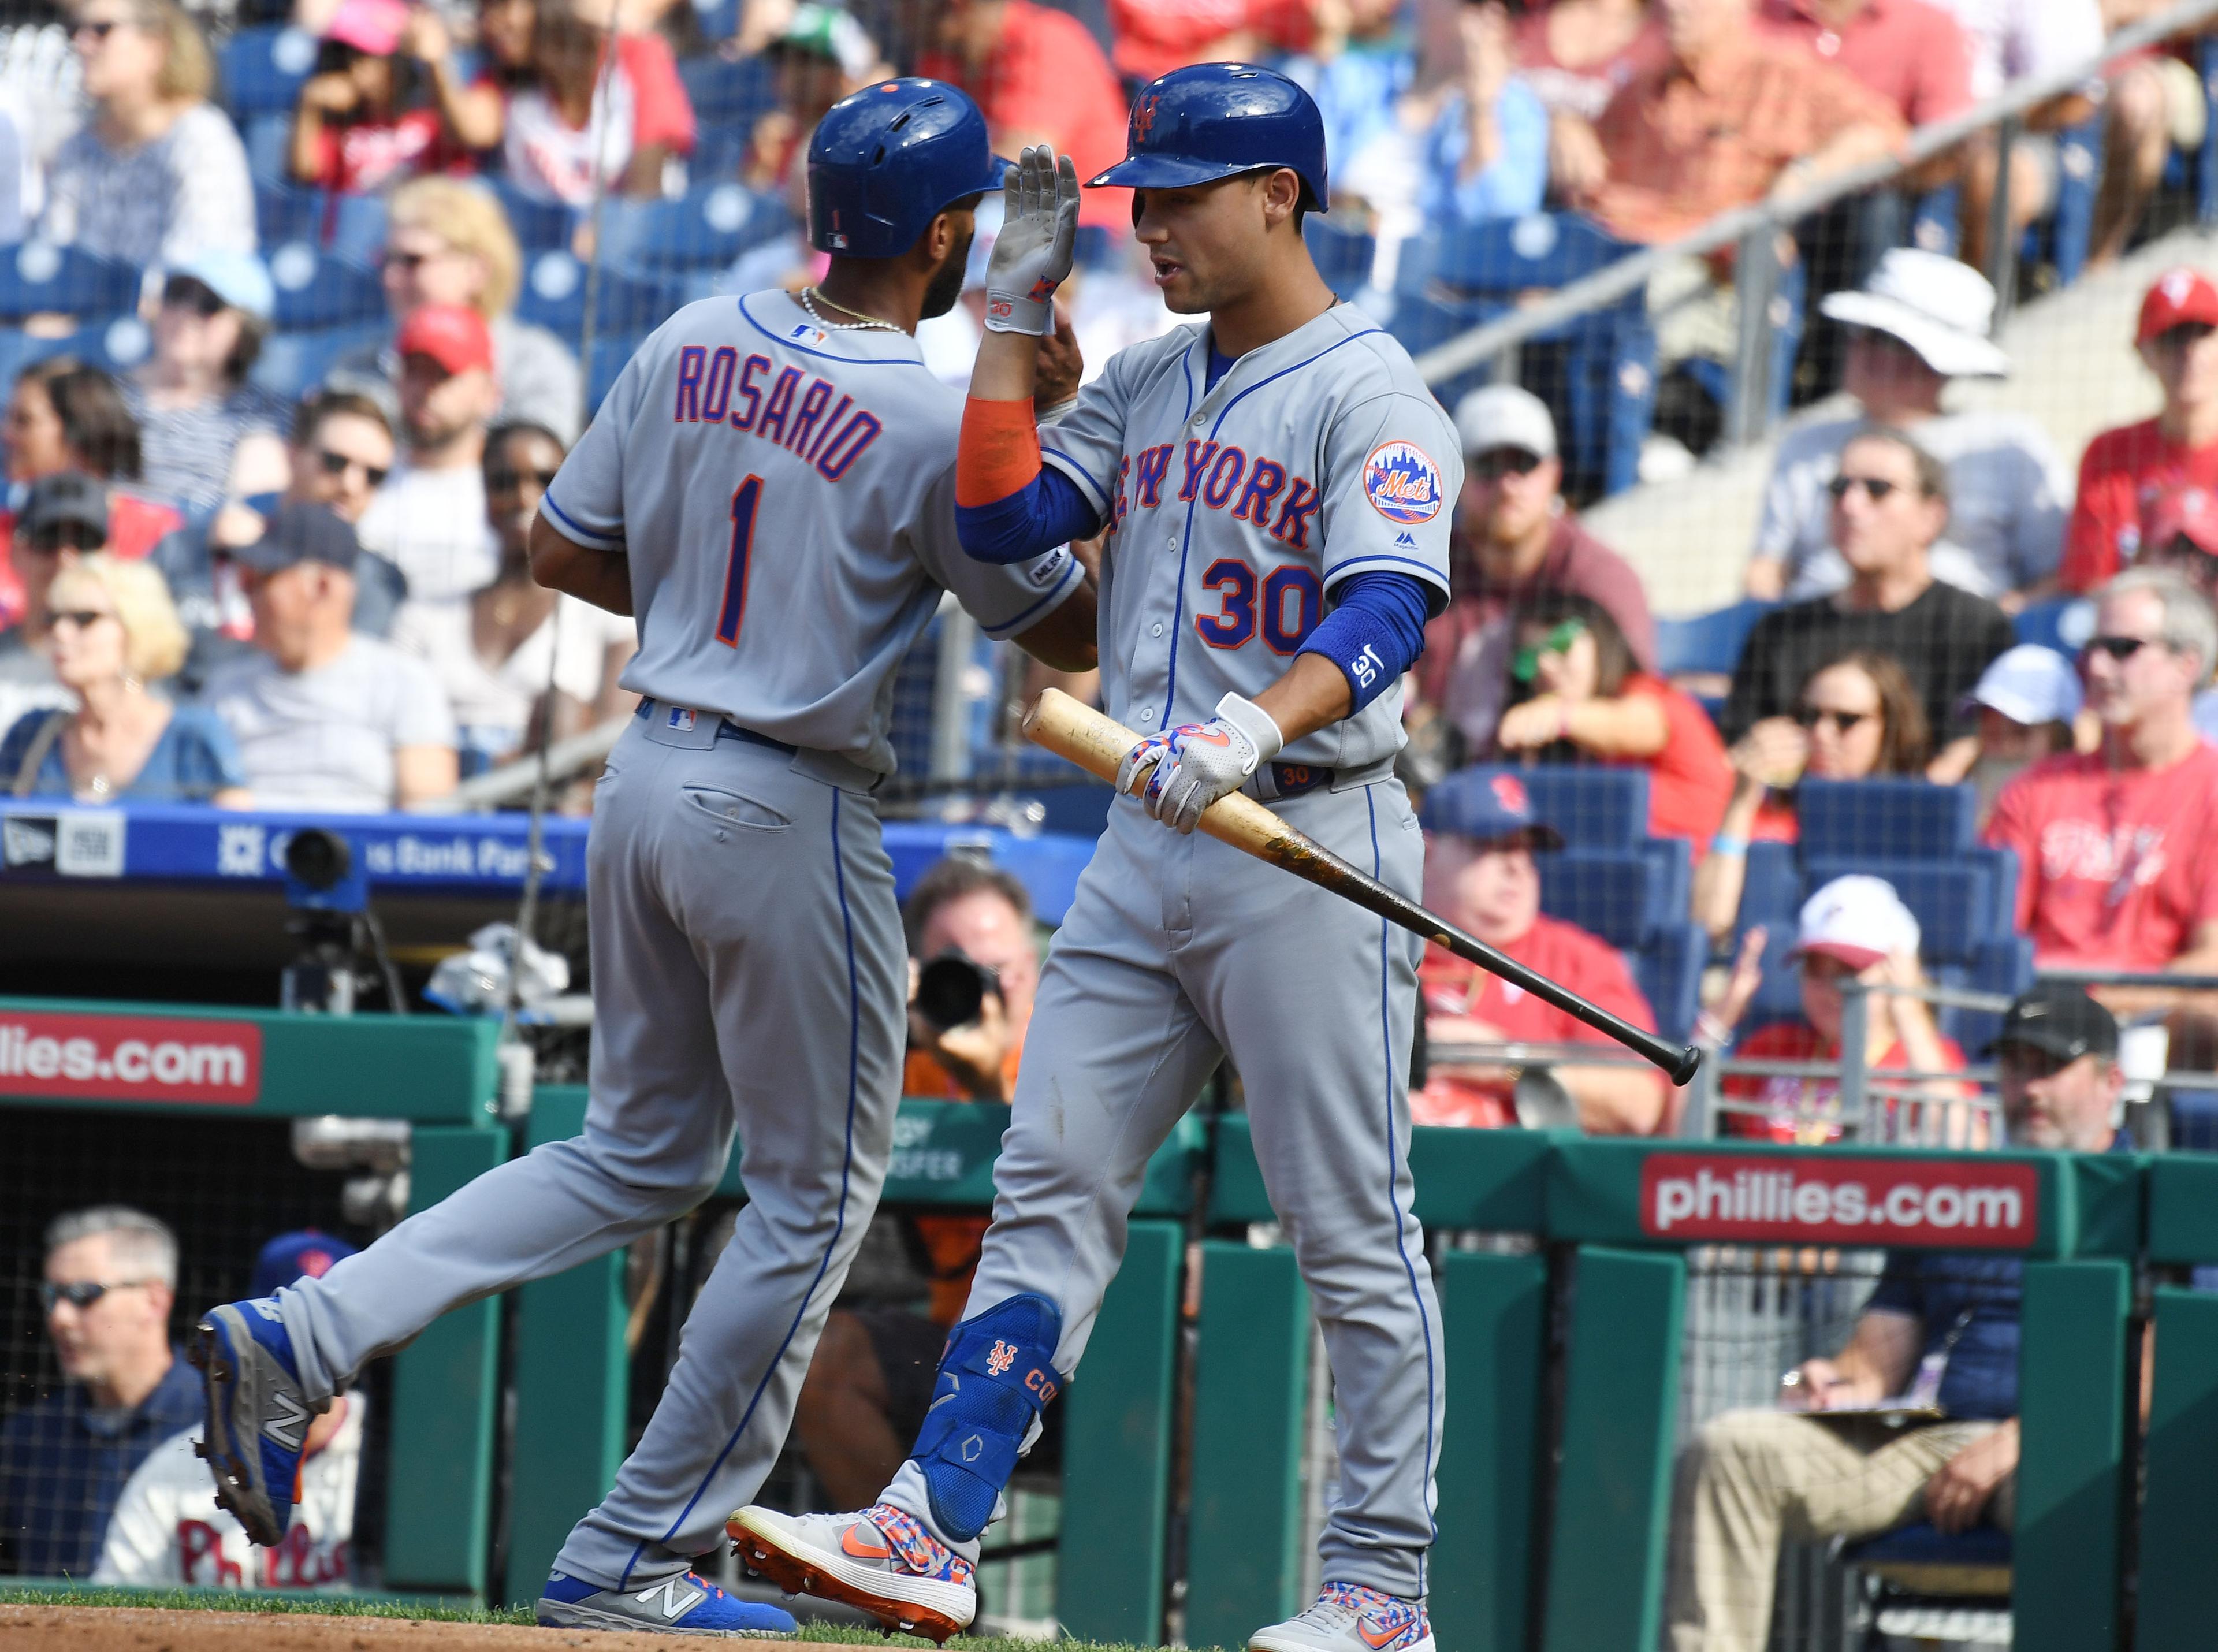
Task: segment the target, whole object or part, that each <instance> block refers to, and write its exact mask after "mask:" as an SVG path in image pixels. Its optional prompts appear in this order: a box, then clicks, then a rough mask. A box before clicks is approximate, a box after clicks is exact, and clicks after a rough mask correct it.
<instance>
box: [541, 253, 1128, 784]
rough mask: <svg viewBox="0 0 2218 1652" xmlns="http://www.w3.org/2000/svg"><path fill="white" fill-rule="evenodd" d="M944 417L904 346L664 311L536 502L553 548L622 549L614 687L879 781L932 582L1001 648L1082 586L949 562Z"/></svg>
mask: <svg viewBox="0 0 2218 1652" xmlns="http://www.w3.org/2000/svg"><path fill="white" fill-rule="evenodd" d="M962 418H963V397H962V393H960V392H959V391H956V390H952V389H951V388H949V387H947V386H945V385H943V384H941V383H939V381H937V380H935V379H934V378H933V377H932V374H930V373H929V372H927V371H926V368H925V365H924V357H923V356H922V354H921V353H920V351H919V350H918V349H917V345H916V341H915V340H914V338H912V337H909V336H908V334H907V333H896V332H886V331H855V330H850V329H842V330H840V331H838V332H836V333H831V334H827V332H826V331H824V330H823V329H822V328H821V327H819V326H818V325H816V323H815V321H813V320H811V319H809V315H808V313H807V312H805V311H803V310H802V307H801V306H799V305H798V304H797V303H796V302H795V301H794V300H792V299H791V298H790V297H788V296H787V295H786V294H784V293H755V294H750V295H749V296H747V297H746V298H743V299H738V300H733V299H704V300H702V301H701V302H699V303H697V304H690V305H688V306H686V307H685V308H684V309H682V310H680V311H679V312H678V313H677V314H676V315H674V316H672V317H671V318H670V319H669V320H668V321H666V322H665V323H664V324H663V325H661V326H660V328H658V329H656V331H655V332H654V336H653V337H650V338H649V339H648V340H647V343H645V344H643V345H641V347H640V350H639V353H638V354H637V355H636V356H633V357H632V359H631V362H630V364H629V366H627V367H626V368H624V370H623V373H622V374H620V375H618V377H617V379H616V384H615V385H614V387H611V388H610V391H609V394H608V399H607V400H606V401H604V403H603V404H602V405H601V410H600V411H599V412H598V414H597V415H596V416H595V417H594V419H593V424H592V429H590V430H587V431H586V432H585V436H584V437H583V438H582V439H581V440H580V441H579V443H578V445H577V448H576V449H574V450H573V452H572V453H571V455H570V456H569V458H568V459H567V461H565V462H564V463H563V466H562V469H561V474H559V475H558V476H556V477H555V479H554V484H553V486H550V487H549V488H548V490H547V498H546V502H545V509H546V510H547V512H548V516H549V517H551V518H552V519H553V521H554V525H555V526H556V527H557V528H558V529H561V532H562V533H563V534H564V535H566V536H567V537H569V538H571V539H573V540H575V541H577V542H578V543H579V544H581V545H586V546H594V547H600V548H606V549H609V550H628V551H629V557H630V562H631V582H632V607H633V611H634V613H635V616H636V617H637V619H638V622H639V652H638V653H636V654H635V655H634V656H633V657H632V659H631V663H630V664H629V665H627V666H626V667H625V668H624V673H623V685H624V687H626V688H628V689H629V690H632V691H633V692H634V693H635V694H643V695H649V696H653V697H654V698H655V699H657V700H660V701H665V702H670V703H672V704H676V705H680V706H691V707H697V708H703V709H708V710H714V711H717V712H721V713H722V714H723V715H725V716H727V717H729V718H730V719H731V720H732V721H734V722H735V723H737V724H739V725H740V727H743V728H751V729H753V730H754V731H755V732H756V733H759V734H767V735H769V736H770V737H771V739H778V740H784V742H785V743H786V744H787V745H789V746H803V747H807V748H809V749H811V750H814V751H820V752H839V753H840V754H842V755H843V756H846V757H849V758H853V759H854V760H855V761H856V762H858V763H860V764H863V765H864V767H865V768H868V769H872V770H877V771H878V772H880V773H890V772H891V771H892V769H893V766H894V754H893V747H892V746H891V744H890V743H889V740H888V738H887V727H888V724H889V721H890V717H891V713H892V706H893V684H894V672H895V668H896V667H897V666H899V665H900V664H901V656H902V654H904V653H907V652H908V647H909V645H910V644H911V643H913V642H914V641H915V640H916V637H917V634H918V633H919V632H920V631H922V630H923V628H924V627H925V625H926V622H929V621H930V619H931V618H932V611H933V609H935V608H936V607H937V606H938V604H939V593H940V591H942V590H943V589H945V590H947V591H953V592H954V593H955V595H956V596H957V597H959V598H960V599H961V600H962V603H963V606H964V607H965V608H967V609H970V612H971V613H972V614H974V615H976V616H977V618H978V620H979V622H980V624H981V626H982V628H983V629H984V630H985V631H986V633H987V634H988V635H989V636H994V637H1008V636H1013V635H1015V634H1017V633H1019V632H1020V631H1023V630H1025V629H1026V628H1030V627H1032V626H1034V625H1037V624H1038V622H1040V621H1041V620H1042V619H1044V617H1046V616H1047V615H1048V614H1050V613H1051V612H1052V611H1053V610H1054V609H1056V607H1057V606H1058V605H1059V604H1061V603H1063V601H1064V600H1065V599H1066V598H1068V597H1069V596H1070V594H1071V593H1072V592H1073V591H1076V590H1077V589H1078V587H1079V585H1080V584H1081V580H1082V579H1083V577H1084V576H1083V570H1081V568H1080V567H1079V566H1078V563H1077V561H1076V560H1075V558H1073V557H1072V556H1071V554H1070V553H1069V551H1068V550H1056V551H1052V552H1050V553H1049V554H1047V555H1045V556H1043V557H1040V558H1038V559H1037V560H1033V561H1032V562H1029V563H1025V564H1020V565H1019V566H1013V567H996V566H991V565H989V564H987V563H982V562H974V561H972V560H970V558H969V557H967V556H965V555H963V549H962V547H961V546H960V545H959V544H958V543H957V540H956V537H955V435H956V431H957V427H958V426H959V425H960V424H961V423H962Z"/></svg>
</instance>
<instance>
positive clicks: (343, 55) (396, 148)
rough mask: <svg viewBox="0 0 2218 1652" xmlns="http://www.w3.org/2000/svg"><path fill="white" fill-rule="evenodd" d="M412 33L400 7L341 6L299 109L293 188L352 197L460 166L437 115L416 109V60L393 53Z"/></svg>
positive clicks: (359, 2) (392, 0)
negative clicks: (424, 173)
mask: <svg viewBox="0 0 2218 1652" xmlns="http://www.w3.org/2000/svg"><path fill="white" fill-rule="evenodd" d="M430 15H431V14H429V13H425V14H424V16H426V17H427V18H428V17H430ZM428 26H429V27H431V28H437V27H438V25H437V22H431V23H430V24H429V25H428ZM415 29H416V25H415V24H414V22H413V21H412V13H411V11H410V9H409V7H408V6H407V5H406V4H405V3H403V0H344V3H343V4H342V5H341V6H340V7H339V9H338V12H337V13H335V14H334V15H333V16H332V18H331V26H330V27H329V28H326V29H325V31H324V43H323V47H322V50H321V51H320V53H319V55H318V57H317V59H316V72H315V73H314V74H313V75H311V76H309V77H308V78H307V80H306V81H304V82H302V83H301V86H300V97H299V99H298V101H297V102H295V103H294V108H293V143H292V153H291V156H290V164H291V167H292V172H293V176H294V181H295V182H297V183H304V184H307V185H309V186H311V187H313V188H316V189H336V190H340V191H343V192H346V193H350V194H351V193H357V192H363V191H369V190H375V189H383V188H384V187H385V186H386V185H387V184H390V183H400V182H401V181H402V180H404V179H406V178H408V177H410V176H413V175H414V174H415V173H417V172H418V171H437V170H444V169H445V168H446V167H448V166H449V165H453V164H456V163H458V162H460V161H462V156H461V155H460V154H459V153H458V152H455V151H454V150H453V149H452V148H451V147H450V146H449V145H446V144H444V143H443V137H444V128H443V125H442V123H441V121H440V120H439V113H438V111H437V109H435V108H420V107H412V105H413V104H414V103H415V86H416V71H417V63H416V59H415V58H414V57H413V56H411V57H408V58H400V57H397V56H395V53H398V52H399V51H400V46H401V44H402V42H403V40H406V39H407V38H408V37H409V36H410V35H411V34H412V33H413V32H415Z"/></svg>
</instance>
